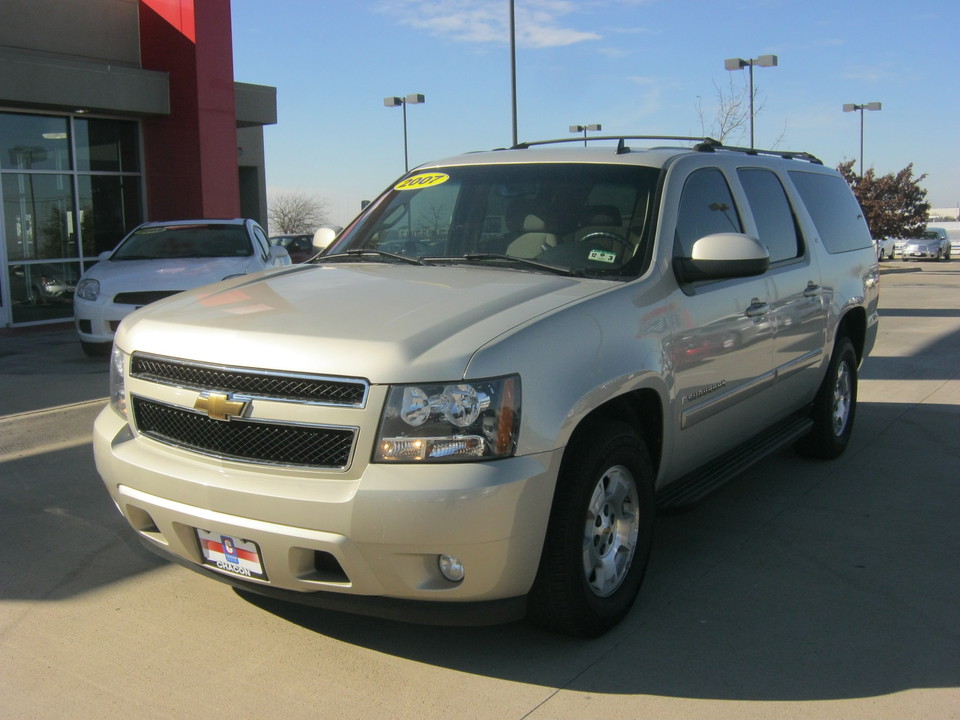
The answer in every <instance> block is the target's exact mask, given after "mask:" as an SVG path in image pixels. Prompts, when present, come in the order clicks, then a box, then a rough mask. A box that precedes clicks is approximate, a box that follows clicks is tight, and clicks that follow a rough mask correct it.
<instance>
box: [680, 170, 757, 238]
mask: <svg viewBox="0 0 960 720" xmlns="http://www.w3.org/2000/svg"><path fill="white" fill-rule="evenodd" d="M725 232H726V233H730V232H733V233H739V232H743V226H742V225H741V224H740V215H739V214H738V213H737V206H736V204H735V203H734V202H733V196H732V195H731V194H730V187H729V186H728V185H727V180H726V178H725V177H724V176H723V173H721V172H720V171H719V170H717V169H716V168H706V169H704V170H698V171H696V172H694V173H691V175H690V177H688V178H687V181H686V182H685V183H684V185H683V195H681V197H680V208H679V212H678V214H677V232H676V239H677V242H678V252H679V254H680V256H681V257H691V256H692V254H693V245H694V243H695V242H697V240H699V239H700V238H702V237H706V236H707V235H713V234H715V233H725Z"/></svg>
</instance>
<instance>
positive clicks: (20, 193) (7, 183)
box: [2, 173, 78, 263]
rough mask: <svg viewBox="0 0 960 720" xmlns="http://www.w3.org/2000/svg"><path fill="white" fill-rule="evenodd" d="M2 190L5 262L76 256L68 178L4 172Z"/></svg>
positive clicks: (72, 206) (75, 237)
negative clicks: (5, 245)
mask: <svg viewBox="0 0 960 720" xmlns="http://www.w3.org/2000/svg"><path fill="white" fill-rule="evenodd" d="M2 189H3V225H4V235H6V238H7V261H8V262H11V263H12V262H15V261H17V260H37V259H43V258H68V257H78V255H77V228H76V223H75V216H74V202H73V185H72V183H71V180H70V176H69V175H52V174H38V173H36V174H35V173H4V174H3V185H2Z"/></svg>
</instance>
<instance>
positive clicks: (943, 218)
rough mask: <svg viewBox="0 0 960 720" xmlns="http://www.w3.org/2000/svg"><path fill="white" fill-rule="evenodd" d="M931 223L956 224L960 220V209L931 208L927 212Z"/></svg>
mask: <svg viewBox="0 0 960 720" xmlns="http://www.w3.org/2000/svg"><path fill="white" fill-rule="evenodd" d="M927 217H928V218H930V222H949V221H953V222H956V221H957V220H960V207H955V208H931V209H930V210H929V211H928V212H927Z"/></svg>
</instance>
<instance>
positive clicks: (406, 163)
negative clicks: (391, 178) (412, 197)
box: [403, 102, 410, 172]
mask: <svg viewBox="0 0 960 720" xmlns="http://www.w3.org/2000/svg"><path fill="white" fill-rule="evenodd" d="M409 170H410V161H409V160H408V159H407V103H406V102H404V103H403V171H404V172H409Z"/></svg>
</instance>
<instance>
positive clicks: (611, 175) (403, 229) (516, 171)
mask: <svg viewBox="0 0 960 720" xmlns="http://www.w3.org/2000/svg"><path fill="white" fill-rule="evenodd" d="M659 172H660V171H659V170H657V169H655V168H647V167H637V166H628V165H600V164H573V163H570V164H565V163H564V164H561V163H529V164H511V165H508V164H502V165H476V166H467V167H450V168H441V169H439V170H427V171H414V172H413V173H412V174H411V175H409V176H407V177H406V178H405V179H404V180H402V181H400V182H399V183H397V184H396V185H395V186H394V187H393V188H392V189H391V190H390V191H389V192H387V193H386V194H385V195H384V196H383V197H381V198H380V199H379V200H378V201H377V202H376V203H375V204H374V205H373V206H372V207H371V208H370V209H369V210H368V212H367V213H366V214H364V215H363V216H361V217H360V218H359V220H358V221H357V223H356V224H355V225H354V226H353V227H351V228H349V229H348V230H347V231H346V232H345V233H344V234H343V235H342V236H341V237H340V239H339V240H338V241H337V242H336V244H335V245H334V246H332V247H331V248H330V250H329V251H328V252H327V253H326V254H325V256H324V257H322V258H321V261H331V260H334V259H337V260H355V261H358V262H359V261H362V260H370V259H373V260H378V261H382V262H397V261H400V259H401V258H402V259H413V260H415V261H416V260H419V261H422V262H424V263H425V264H435V263H443V262H485V263H496V264H502V265H507V266H516V267H518V268H523V269H528V270H534V271H538V270H541V271H545V270H550V269H556V270H559V271H573V272H579V271H582V272H584V273H589V274H591V275H611V276H623V275H635V274H637V273H638V272H639V270H640V268H641V266H642V265H643V264H644V259H645V256H646V255H647V249H648V246H649V238H650V237H651V233H650V227H649V226H650V218H651V217H652V205H653V198H654V194H655V190H656V186H657V180H658V178H659ZM397 256H401V258H398V257H397ZM531 261H533V262H531Z"/></svg>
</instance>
